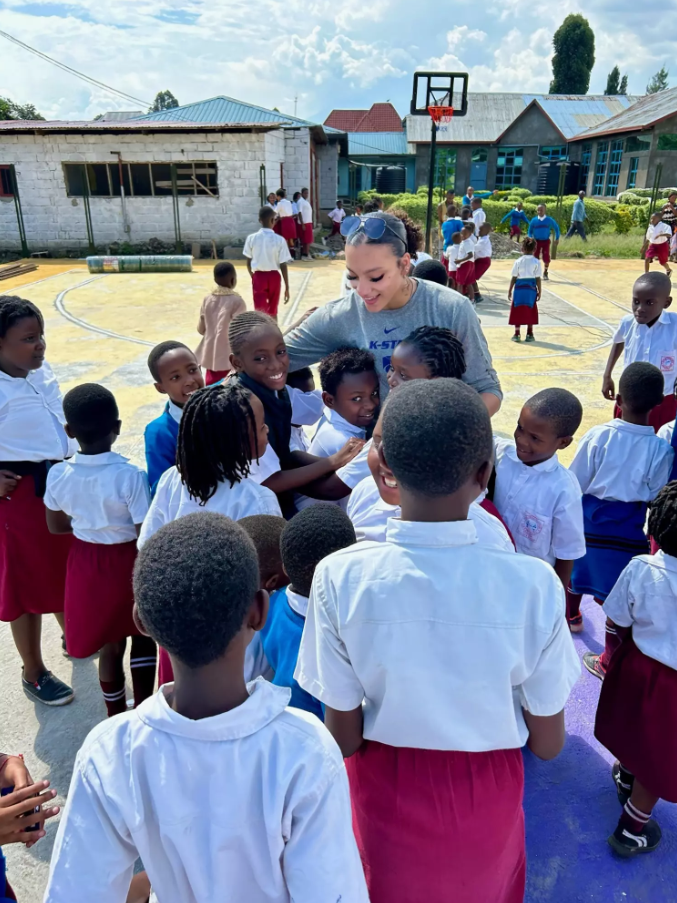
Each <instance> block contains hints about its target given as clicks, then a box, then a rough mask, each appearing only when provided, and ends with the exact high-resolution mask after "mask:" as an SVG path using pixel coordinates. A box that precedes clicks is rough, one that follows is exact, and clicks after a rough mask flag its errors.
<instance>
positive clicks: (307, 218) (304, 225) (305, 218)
mask: <svg viewBox="0 0 677 903" xmlns="http://www.w3.org/2000/svg"><path fill="white" fill-rule="evenodd" d="M309 195H310V192H309V191H308V189H307V188H302V189H301V197H300V198H299V199H298V201H297V205H298V208H299V241H300V242H301V260H306V261H308V260H312V257H311V256H310V246H311V245H312V243H313V208H312V206H311V204H310V201H309V200H308V196H309Z"/></svg>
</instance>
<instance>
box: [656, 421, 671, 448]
mask: <svg viewBox="0 0 677 903" xmlns="http://www.w3.org/2000/svg"><path fill="white" fill-rule="evenodd" d="M674 431H675V421H674V420H671V421H670V423H664V424H663V426H662V427H661V428H660V429H659V430H658V433H657V435H658V436H659V437H660V438H661V439H665V441H666V442H668V443H670V444H672V434H673V433H674Z"/></svg>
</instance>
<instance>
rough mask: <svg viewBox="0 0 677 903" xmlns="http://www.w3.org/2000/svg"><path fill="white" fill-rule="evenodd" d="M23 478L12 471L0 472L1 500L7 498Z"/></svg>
mask: <svg viewBox="0 0 677 903" xmlns="http://www.w3.org/2000/svg"><path fill="white" fill-rule="evenodd" d="M20 479H21V477H20V476H19V475H18V474H16V473H13V472H12V471H11V470H0V498H7V497H8V496H9V495H11V494H12V493H13V492H14V490H15V489H16V487H17V486H18V485H19V480H20Z"/></svg>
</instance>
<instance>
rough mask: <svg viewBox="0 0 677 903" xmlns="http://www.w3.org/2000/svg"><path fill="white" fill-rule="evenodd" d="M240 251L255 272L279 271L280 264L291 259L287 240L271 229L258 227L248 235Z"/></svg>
mask: <svg viewBox="0 0 677 903" xmlns="http://www.w3.org/2000/svg"><path fill="white" fill-rule="evenodd" d="M242 253H243V254H244V256H245V257H249V258H250V260H251V262H252V264H251V266H252V270H253V271H254V272H255V273H258V272H259V271H261V272H264V273H269V272H271V271H276V272H279V270H280V266H281V264H283V263H288V262H289V261H290V260H291V259H292V258H291V254H290V253H289V247H288V246H287V242H286V241H285V240H284V238H282V236H281V235H278V234H277V233H276V232H273V230H272V229H259V231H258V232H254V233H253V235H248V236H247V238H246V239H245V243H244V248H243V249H242Z"/></svg>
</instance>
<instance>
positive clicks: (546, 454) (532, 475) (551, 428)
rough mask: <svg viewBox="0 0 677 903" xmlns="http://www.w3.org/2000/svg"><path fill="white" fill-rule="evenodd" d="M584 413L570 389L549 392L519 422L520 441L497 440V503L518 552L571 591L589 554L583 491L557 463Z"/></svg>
mask: <svg viewBox="0 0 677 903" xmlns="http://www.w3.org/2000/svg"><path fill="white" fill-rule="evenodd" d="M582 417H583V408H582V407H581V403H580V401H579V400H578V399H577V398H576V396H575V395H572V394H571V392H567V390H566V389H543V391H541V392H538V393H536V395H534V396H533V397H532V398H530V399H529V400H528V401H527V402H526V404H525V405H524V407H523V408H522V410H521V412H520V416H519V420H518V421H517V429H516V430H515V435H514V441H513V442H510V441H508V440H506V439H497V440H496V481H495V486H494V497H493V501H494V504H495V505H496V507H497V508H498V511H499V513H500V515H501V517H502V518H503V520H504V521H505V523H506V525H507V527H508V529H509V530H510V532H511V534H512V537H513V539H514V540H515V545H516V547H517V551H518V552H522V553H523V554H524V555H531V556H533V557H534V558H540V559H541V560H542V561H546V562H547V563H548V564H549V565H551V566H552V567H553V568H554V569H555V572H556V574H557V576H558V577H559V578H560V581H561V583H562V586H563V588H564V589H565V590H566V589H567V588H568V586H569V580H570V578H571V569H572V567H573V563H574V561H575V559H577V558H582V557H583V556H584V555H585V537H584V535H583V505H582V502H581V487H580V486H579V485H578V480H577V479H576V477H575V476H574V475H573V474H572V473H571V472H570V471H569V470H567V469H566V467H564V466H563V465H562V464H560V463H559V461H558V460H557V452H558V451H559V450H560V449H563V448H568V447H569V446H570V445H571V443H572V442H573V437H574V433H575V432H576V430H577V429H578V427H579V426H580V425H581V419H582Z"/></svg>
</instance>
